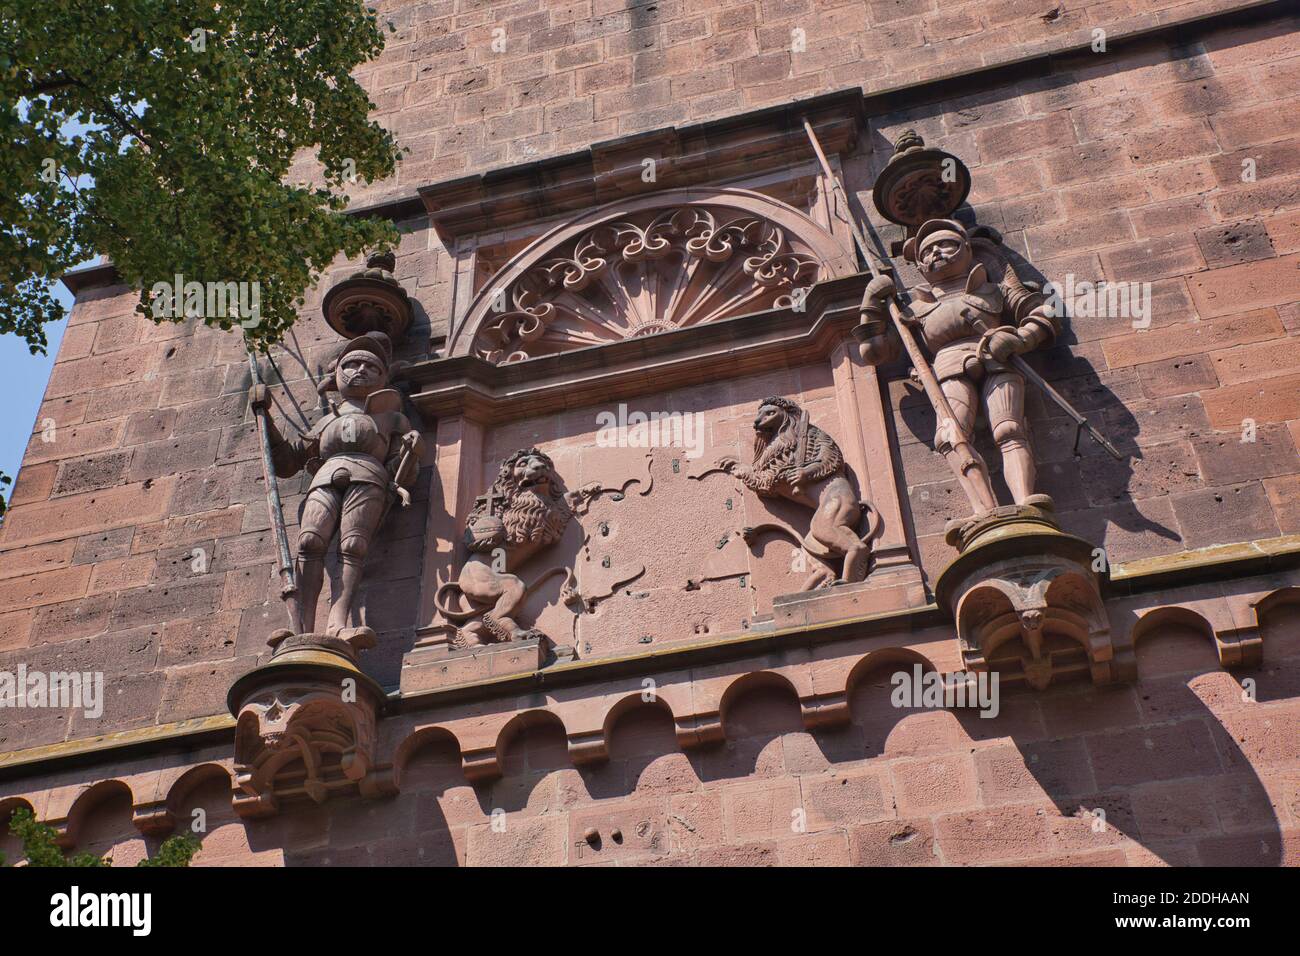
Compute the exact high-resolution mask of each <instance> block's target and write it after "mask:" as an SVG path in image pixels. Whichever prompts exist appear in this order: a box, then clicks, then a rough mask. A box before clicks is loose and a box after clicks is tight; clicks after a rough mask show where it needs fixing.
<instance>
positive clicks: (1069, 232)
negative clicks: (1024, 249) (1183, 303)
mask: <svg viewBox="0 0 1300 956" xmlns="http://www.w3.org/2000/svg"><path fill="white" fill-rule="evenodd" d="M1132 238H1133V226H1132V224H1131V223H1130V222H1129V220H1128V216H1127V215H1126V214H1125V213H1122V212H1106V213H1102V214H1101V215H1098V216H1096V217H1094V218H1092V219H1085V220H1077V219H1076V220H1073V221H1069V222H1065V223H1055V224H1051V225H1045V226H1036V227H1034V228H1031V229H1026V230H1025V242H1026V243H1027V245H1028V246H1029V251H1030V254H1031V256H1032V257H1034V258H1035V259H1040V258H1046V257H1049V256H1058V255H1061V254H1062V253H1065V252H1074V251H1080V250H1086V249H1091V248H1093V247H1094V246H1100V245H1109V244H1111V243H1115V242H1124V241H1125V240H1128V239H1132ZM1152 278H1159V277H1158V276H1153V277H1152Z"/></svg>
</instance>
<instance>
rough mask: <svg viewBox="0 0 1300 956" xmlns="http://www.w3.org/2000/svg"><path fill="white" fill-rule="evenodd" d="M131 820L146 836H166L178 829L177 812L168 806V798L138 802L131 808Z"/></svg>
mask: <svg viewBox="0 0 1300 956" xmlns="http://www.w3.org/2000/svg"><path fill="white" fill-rule="evenodd" d="M131 822H132V823H133V824H135V828H136V829H137V830H139V831H140V832H141V833H143V834H144V835H145V836H151V837H165V836H170V835H171V833H172V831H173V830H175V829H176V814H174V813H173V812H172V811H171V810H170V809H169V808H168V806H167V801H166V800H153V801H150V802H149V803H137V804H136V805H135V806H134V807H133V808H132V810H131Z"/></svg>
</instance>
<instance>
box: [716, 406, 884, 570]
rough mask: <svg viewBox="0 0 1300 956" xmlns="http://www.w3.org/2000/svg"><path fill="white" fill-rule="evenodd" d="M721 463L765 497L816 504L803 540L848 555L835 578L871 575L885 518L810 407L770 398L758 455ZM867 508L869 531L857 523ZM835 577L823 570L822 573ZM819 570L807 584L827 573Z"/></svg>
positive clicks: (824, 554) (760, 424) (833, 554)
mask: <svg viewBox="0 0 1300 956" xmlns="http://www.w3.org/2000/svg"><path fill="white" fill-rule="evenodd" d="M718 466H719V467H721V468H724V469H726V470H727V471H729V472H730V473H731V474H733V475H735V476H736V477H737V478H739V479H740V480H741V481H742V482H743V483H744V485H745V486H746V487H747V488H749V489H750V490H752V491H754V492H755V493H756V494H758V495H760V496H762V497H765V498H776V497H780V498H786V499H788V500H790V501H794V502H797V503H799V504H801V505H805V506H807V507H809V508H812V509H814V510H813V517H812V526H811V527H810V529H809V533H808V536H807V537H806V538H805V539H804V540H803V547H804V550H806V551H807V552H808V553H809V554H811V555H813V556H814V557H818V558H822V559H831V558H838V557H841V556H842V557H843V559H844V561H843V564H842V566H841V573H840V575H839V577H838V578H836V579H835V580H834V581H832V582H831V583H832V584H852V583H854V582H857V581H862V580H863V579H865V578H866V576H867V572H868V570H869V568H870V564H871V539H872V538H873V537H874V536H875V534H876V532H877V531H878V530H879V527H880V519H879V515H878V513H877V512H876V510H875V509H874V508H873V507H872V506H871V504H870V503H869V502H865V501H859V500H858V498H857V496H856V495H855V494H854V492H853V486H852V485H851V484H850V483H849V480H848V477H847V476H846V475H845V469H844V455H843V454H842V453H841V452H840V448H839V446H838V445H836V444H835V440H834V439H833V438H831V436H830V435H827V434H826V433H825V432H824V431H822V430H821V429H820V428H817V427H816V426H814V425H811V424H809V422H808V413H807V412H805V411H804V410H803V409H801V408H800V407H799V406H798V405H796V404H795V403H794V402H792V401H790V400H789V399H787V398H765V399H763V401H762V402H761V403H760V405H759V408H758V414H757V416H755V418H754V460H753V463H752V464H750V465H743V464H740V463H739V462H737V461H736V459H734V458H723V459H722V460H721V461H719V462H718ZM864 513H865V514H867V516H868V521H867V525H868V528H867V531H866V533H865V534H862V535H859V534H858V532H857V526H858V523H859V521H860V520H861V518H862V516H863V514H864ZM825 577H829V575H828V574H826V573H825V572H823V574H822V575H821V578H825ZM821 578H819V577H818V576H816V575H814V578H813V579H812V581H811V582H810V583H809V584H806V585H805V589H808V588H810V587H813V586H815V585H816V583H817V582H818V581H819V580H820V579H821Z"/></svg>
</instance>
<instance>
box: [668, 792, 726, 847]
mask: <svg viewBox="0 0 1300 956" xmlns="http://www.w3.org/2000/svg"><path fill="white" fill-rule="evenodd" d="M722 821H723V813H722V794H721V793H720V792H718V791H711V792H704V791H702V792H697V793H687V794H678V795H676V796H673V797H672V798H670V799H669V802H668V826H669V829H670V831H671V833H672V846H673V849H674V850H694V849H698V848H699V847H703V846H713V845H717V844H720V843H722V842H723V840H724V839H725V835H724V828H723V822H722Z"/></svg>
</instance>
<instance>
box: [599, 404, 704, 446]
mask: <svg viewBox="0 0 1300 956" xmlns="http://www.w3.org/2000/svg"><path fill="white" fill-rule="evenodd" d="M596 428H597V429H598V431H597V432H596V444H597V445H598V446H600V447H601V448H682V449H684V450H685V455H686V457H687V458H699V457H700V456H701V455H702V454H704V415H703V414H702V413H701V412H641V411H633V412H629V411H628V408H627V405H626V403H619V406H618V411H617V412H612V411H604V412H600V413H599V414H597V415H596Z"/></svg>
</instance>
